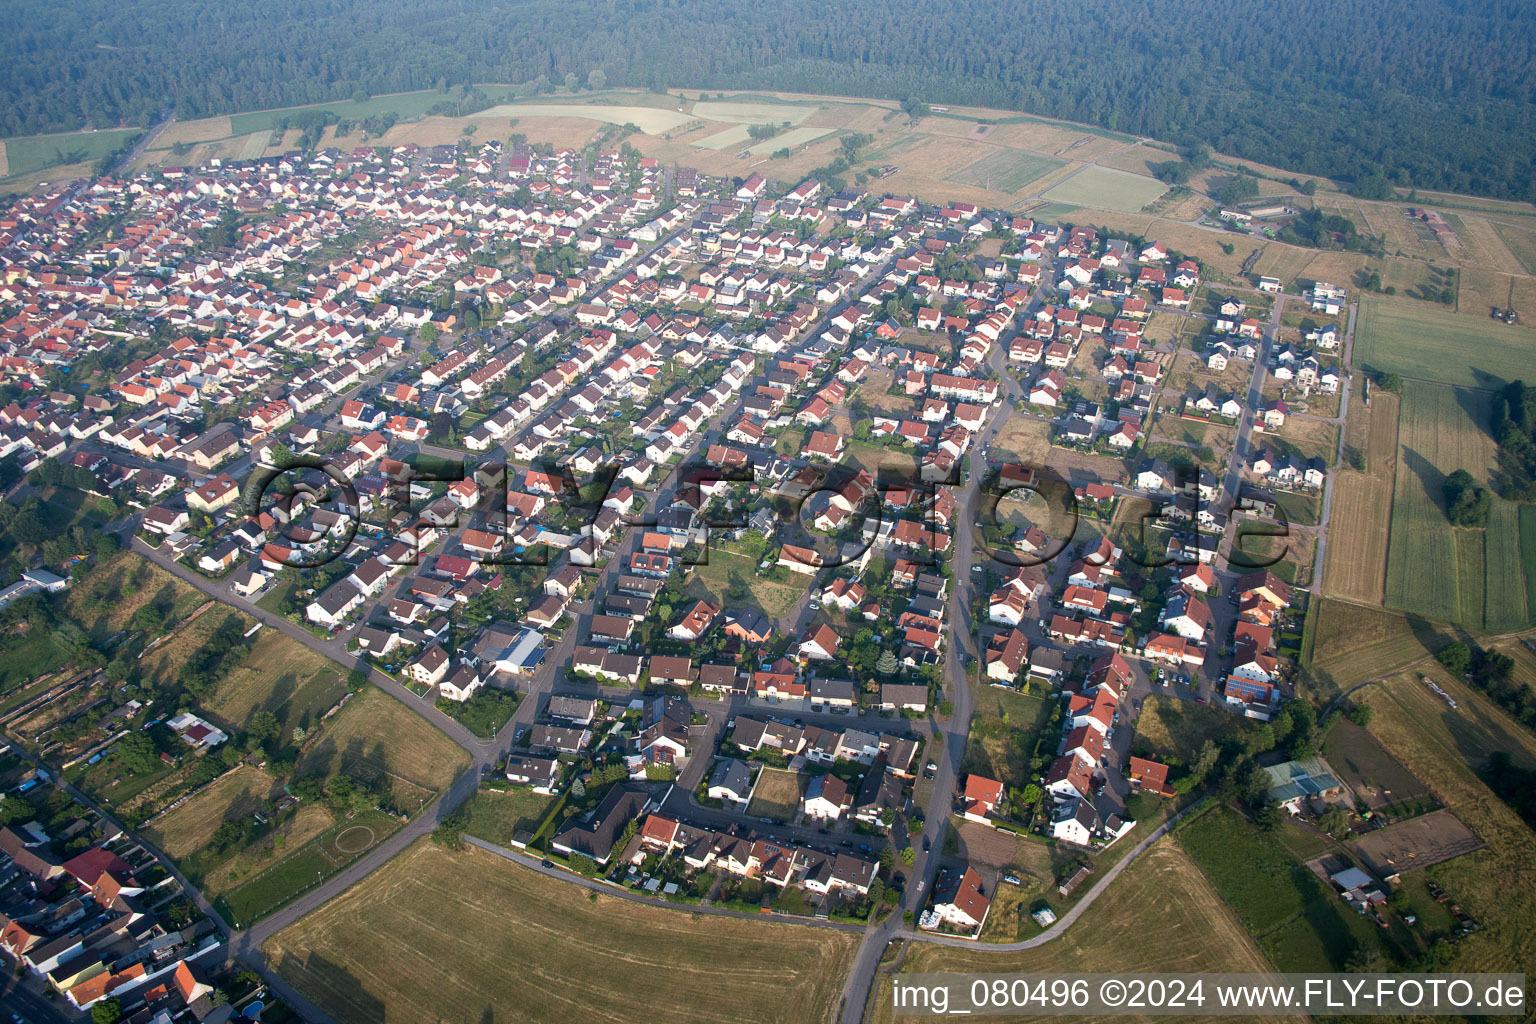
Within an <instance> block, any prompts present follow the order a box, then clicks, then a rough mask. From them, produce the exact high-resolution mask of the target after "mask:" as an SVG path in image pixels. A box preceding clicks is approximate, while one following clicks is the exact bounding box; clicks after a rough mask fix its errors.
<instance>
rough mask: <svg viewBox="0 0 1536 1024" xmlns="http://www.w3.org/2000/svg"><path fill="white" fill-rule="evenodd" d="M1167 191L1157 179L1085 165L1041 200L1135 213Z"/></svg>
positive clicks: (1050, 190) (1051, 189)
mask: <svg viewBox="0 0 1536 1024" xmlns="http://www.w3.org/2000/svg"><path fill="white" fill-rule="evenodd" d="M1166 191H1168V186H1167V185H1164V184H1163V183H1162V182H1160V181H1158V180H1157V179H1156V178H1148V177H1144V176H1142V175H1140V174H1132V173H1131V172H1129V171H1117V170H1113V169H1112V168H1109V167H1098V166H1088V167H1084V168H1083V169H1082V170H1081V171H1079V172H1078V173H1076V174H1074V175H1072V176H1071V177H1070V178H1068V179H1067V180H1065V181H1063V182H1062V183H1061V184H1059V185H1055V186H1053V187H1051V188H1049V189H1047V190H1046V192H1045V195H1044V197H1043V198H1045V199H1048V200H1050V201H1051V202H1053V203H1067V204H1073V205H1077V206H1092V207H1097V208H1099V209H1101V210H1118V211H1120V212H1122V213H1135V212H1136V211H1138V210H1140V209H1141V208H1142V207H1144V206H1146V205H1147V204H1149V203H1151V202H1153V201H1154V200H1156V199H1157V197H1158V196H1160V195H1162V194H1163V193H1164V192H1166Z"/></svg>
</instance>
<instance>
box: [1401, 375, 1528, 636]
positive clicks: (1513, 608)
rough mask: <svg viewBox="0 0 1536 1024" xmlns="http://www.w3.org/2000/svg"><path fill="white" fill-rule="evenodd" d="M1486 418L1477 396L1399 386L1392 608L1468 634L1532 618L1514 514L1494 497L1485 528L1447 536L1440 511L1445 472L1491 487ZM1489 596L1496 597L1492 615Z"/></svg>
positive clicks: (1413, 385) (1482, 399)
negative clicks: (1467, 476)
mask: <svg viewBox="0 0 1536 1024" xmlns="http://www.w3.org/2000/svg"><path fill="white" fill-rule="evenodd" d="M1489 415H1490V411H1489V407H1488V399H1487V396H1486V395H1485V394H1483V393H1481V392H1476V391H1470V390H1467V389H1462V388H1446V387H1438V386H1436V385H1432V384H1425V383H1421V382H1416V381H1408V382H1405V383H1404V385H1403V404H1402V413H1401V416H1400V417H1399V429H1398V440H1399V448H1398V450H1399V462H1398V465H1399V472H1398V474H1397V487H1396V494H1395V496H1394V498H1393V502H1392V534H1391V540H1390V543H1389V547H1388V553H1387V584H1386V603H1387V605H1388V606H1390V607H1393V608H1400V609H1402V610H1404V611H1407V612H1412V613H1416V614H1418V615H1422V616H1425V617H1426V618H1430V619H1438V620H1441V621H1444V622H1456V623H1459V624H1461V625H1464V626H1467V627H1470V628H1473V629H1479V628H1483V627H1484V626H1485V625H1489V626H1491V625H1493V624H1494V623H1497V624H1498V625H1500V626H1508V625H1510V624H1513V625H1515V626H1519V625H1523V624H1525V623H1526V622H1527V621H1528V616H1529V610H1528V609H1527V608H1526V606H1525V594H1526V589H1527V581H1526V579H1525V570H1524V565H1523V561H1522V559H1521V557H1519V555H1518V553H1517V552H1518V550H1519V535H1520V529H1519V517H1518V513H1517V512H1516V511H1515V510H1514V509H1513V508H1505V507H1500V506H1504V505H1506V504H1507V503H1506V502H1503V501H1502V500H1500V499H1498V498H1495V499H1494V506H1495V510H1494V512H1493V514H1492V516H1490V519H1489V525H1488V528H1487V530H1486V531H1484V530H1466V529H1452V528H1451V526H1450V525H1449V523H1448V522H1447V520H1446V518H1445V513H1444V510H1443V509H1444V495H1443V487H1444V483H1445V478H1446V476H1447V475H1448V474H1450V473H1451V472H1453V471H1455V470H1457V469H1465V470H1467V471H1468V472H1470V473H1471V474H1472V475H1473V476H1474V477H1475V478H1477V480H1478V482H1479V483H1481V484H1483V485H1484V486H1486V485H1487V482H1488V478H1489V471H1490V468H1491V467H1492V465H1493V462H1494V442H1493V439H1492V438H1491V437H1489V435H1488V423H1489ZM1486 594H1492V595H1494V597H1495V602H1493V603H1492V606H1491V608H1489V607H1488V605H1489V604H1490V603H1489V602H1488V601H1486V600H1485V595H1486Z"/></svg>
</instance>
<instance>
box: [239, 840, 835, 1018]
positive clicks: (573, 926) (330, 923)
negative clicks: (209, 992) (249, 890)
mask: <svg viewBox="0 0 1536 1024" xmlns="http://www.w3.org/2000/svg"><path fill="white" fill-rule="evenodd" d="M857 943H858V937H857V936H855V935H852V934H849V933H845V932H839V931H832V930H829V929H820V928H797V927H793V926H790V925H786V924H779V923H775V922H773V921H769V920H764V921H758V920H750V921H744V920H738V919H733V918H723V917H715V916H702V915H698V914H692V913H687V912H684V911H681V910H667V909H662V908H657V907H648V906H644V905H642V904H637V903H634V902H631V901H628V900H621V899H617V898H615V897H613V896H607V895H599V896H598V897H597V898H596V900H595V901H593V900H591V899H589V898H588V896H587V893H586V891H585V890H583V889H580V888H577V887H576V886H574V885H570V884H567V883H564V882H560V881H553V880H551V879H548V878H545V877H543V876H541V875H538V874H536V873H534V872H532V871H528V870H527V869H524V868H521V867H519V866H517V865H515V864H512V863H510V862H508V861H505V860H503V859H501V858H499V857H496V856H495V855H494V854H490V853H486V852H485V851H482V850H478V849H475V848H473V847H471V848H469V849H466V850H464V851H462V852H457V853H453V852H448V851H446V850H444V849H442V848H440V847H436V846H433V845H432V844H430V843H428V842H420V843H417V844H416V845H415V846H413V847H411V848H410V849H409V850H407V851H406V852H405V853H403V854H401V855H400V856H399V857H396V858H395V859H394V860H392V861H391V862H390V863H389V864H387V865H386V866H384V867H383V868H381V869H379V870H378V871H377V872H375V873H374V874H372V875H371V876H369V877H368V878H367V879H366V880H364V881H363V882H362V883H360V884H358V885H357V886H354V887H353V888H352V889H350V890H348V891H347V892H346V893H345V894H344V895H342V896H340V897H338V898H337V899H335V900H332V901H331V902H330V903H328V904H326V905H325V906H324V907H322V908H321V909H320V910H318V911H316V912H315V913H313V914H311V915H309V916H308V917H305V918H304V919H303V920H302V921H300V922H298V923H297V924H294V925H292V926H290V927H288V928H286V929H284V930H283V931H281V932H279V933H278V934H277V935H276V936H274V937H273V938H272V939H271V940H269V941H268V942H267V943H266V945H265V946H264V947H263V952H264V953H265V954H266V956H267V959H268V961H269V962H270V963H272V964H273V965H274V966H275V967H276V968H277V970H278V972H279V973H280V974H282V975H283V977H284V978H286V979H287V980H288V981H289V982H290V983H291V984H293V985H294V986H295V987H297V988H298V989H299V990H300V991H301V992H303V993H304V994H305V995H306V996H308V997H309V998H310V999H312V1000H314V1001H315V1002H316V1003H317V1004H318V1005H319V1006H320V1008H321V1009H322V1010H324V1011H325V1012H326V1013H327V1014H328V1015H330V1016H331V1017H332V1018H334V1019H335V1020H337V1021H338V1022H340V1024H351V1022H359V1024H361V1022H367V1024H377V1022H381V1021H382V1022H386V1024H388V1022H397V1021H398V1022H407V1021H408V1022H415V1021H425V1020H445V1021H461V1020H474V1021H489V1020H491V1019H493V1018H494V1019H496V1020H529V1021H555V1020H575V1019H581V1020H587V1021H618V1020H664V1021H668V1022H677V1024H717V1022H718V1024H726V1022H731V1024H736V1022H742V1021H750V1022H785V1024H789V1022H795V1024H799V1022H802V1021H819V1020H824V1019H826V1018H827V1017H828V1016H829V1015H830V1014H831V1013H832V1012H833V1010H834V1009H835V1005H836V1002H837V998H838V995H839V993H840V992H841V988H842V983H843V979H844V977H845V976H846V973H847V971H848V969H849V967H850V965H851V961H852V956H853V951H854V948H855V946H856V945H857Z"/></svg>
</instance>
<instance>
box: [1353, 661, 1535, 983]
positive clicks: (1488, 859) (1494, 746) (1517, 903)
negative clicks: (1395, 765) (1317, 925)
mask: <svg viewBox="0 0 1536 1024" xmlns="http://www.w3.org/2000/svg"><path fill="white" fill-rule="evenodd" d="M1430 675H1431V676H1432V677H1433V678H1434V679H1435V681H1436V682H1437V683H1438V684H1439V685H1440V686H1442V687H1443V688H1445V689H1446V690H1447V691H1448V692H1449V693H1451V695H1452V696H1453V697H1454V698H1455V699H1456V702H1457V704H1458V710H1456V711H1452V710H1451V709H1450V708H1448V707H1446V705H1445V704H1444V703H1442V702H1441V700H1440V698H1438V697H1436V696H1435V695H1434V694H1433V693H1432V692H1430V690H1429V689H1428V688H1427V687H1426V686H1424V684H1423V683H1422V682H1421V681H1420V679H1419V673H1417V672H1411V673H1403V674H1401V675H1398V676H1395V677H1393V678H1392V679H1390V680H1388V681H1387V682H1385V683H1382V684H1379V685H1376V686H1370V687H1367V688H1366V689H1364V690H1362V691H1360V693H1359V694H1358V695H1357V696H1358V697H1359V698H1360V699H1361V700H1362V701H1363V702H1364V703H1366V704H1368V705H1369V706H1370V707H1371V710H1372V716H1371V721H1370V726H1369V729H1370V732H1371V734H1372V735H1373V736H1375V737H1376V738H1377V739H1378V740H1380V741H1381V742H1382V744H1383V745H1384V746H1385V747H1386V748H1387V749H1388V750H1390V751H1391V752H1392V754H1393V756H1394V757H1396V758H1398V759H1399V760H1400V761H1401V762H1402V763H1403V765H1404V766H1405V767H1406V768H1407V769H1408V770H1409V771H1410V772H1412V773H1413V774H1414V775H1415V776H1417V777H1418V778H1420V779H1423V780H1424V782H1425V783H1426V784H1427V785H1428V787H1429V789H1430V792H1431V793H1432V794H1433V795H1434V797H1435V799H1436V800H1438V801H1439V802H1440V803H1441V804H1443V805H1445V807H1446V808H1447V809H1448V810H1450V811H1451V812H1453V813H1454V814H1455V816H1456V817H1457V818H1459V819H1460V820H1461V821H1462V822H1463V823H1464V824H1466V825H1467V827H1468V828H1470V829H1471V830H1472V832H1473V833H1474V834H1476V836H1477V837H1478V838H1479V839H1481V840H1482V841H1483V843H1484V844H1485V847H1484V848H1483V849H1481V850H1478V851H1477V852H1475V853H1470V854H1468V855H1466V856H1464V857H1458V858H1456V859H1455V860H1451V861H1446V862H1444V863H1441V864H1436V865H1434V866H1433V867H1430V868H1428V869H1427V870H1426V871H1425V872H1423V874H1424V875H1427V876H1428V877H1429V878H1430V879H1431V880H1433V881H1434V882H1436V883H1437V884H1439V885H1440V886H1442V887H1443V888H1444V889H1445V890H1446V891H1447V892H1448V893H1449V894H1450V895H1451V898H1452V899H1453V900H1455V901H1456V902H1457V903H1459V904H1460V905H1461V906H1462V908H1463V909H1464V910H1465V911H1466V912H1467V913H1468V914H1471V915H1472V916H1473V917H1474V918H1475V919H1476V920H1478V921H1479V922H1481V923H1482V924H1483V927H1482V928H1481V929H1479V930H1478V931H1476V932H1474V933H1473V934H1471V935H1469V936H1467V937H1465V938H1463V939H1461V940H1459V941H1458V942H1456V943H1455V946H1454V949H1455V958H1454V959H1453V960H1452V961H1451V963H1449V964H1446V965H1444V966H1443V967H1442V968H1441V969H1442V970H1446V971H1502V970H1525V969H1526V966H1527V965H1529V964H1530V963H1531V962H1532V961H1533V960H1536V889H1533V888H1532V886H1531V885H1530V878H1531V874H1532V872H1536V833H1533V832H1532V831H1531V829H1530V827H1529V826H1527V825H1526V824H1525V823H1524V822H1523V821H1521V820H1520V818H1519V816H1518V815H1516V814H1515V812H1514V811H1512V810H1511V809H1510V808H1509V807H1508V805H1506V804H1505V803H1504V802H1503V801H1502V800H1500V799H1499V798H1498V797H1496V796H1494V795H1493V793H1492V792H1491V791H1489V789H1488V787H1487V786H1486V785H1484V784H1483V781H1482V780H1481V779H1480V778H1479V777H1478V772H1477V769H1478V767H1479V766H1480V765H1482V764H1483V763H1485V762H1486V760H1487V759H1488V756H1489V755H1490V754H1491V753H1493V752H1494V751H1495V750H1504V751H1507V752H1508V753H1509V754H1510V757H1511V759H1512V761H1513V762H1514V763H1515V764H1517V765H1519V766H1521V767H1523V768H1527V769H1530V768H1536V736H1533V735H1532V734H1531V733H1530V732H1529V731H1528V730H1525V729H1523V728H1521V727H1520V726H1518V725H1516V724H1515V723H1514V722H1513V721H1511V720H1510V719H1509V717H1508V716H1506V715H1505V714H1504V713H1503V712H1502V711H1501V710H1499V709H1498V708H1495V707H1494V706H1493V705H1491V704H1490V703H1488V702H1487V701H1486V700H1485V699H1484V698H1483V697H1481V696H1480V695H1478V694H1475V693H1474V692H1473V691H1472V690H1471V689H1470V688H1468V687H1467V686H1464V685H1463V684H1461V683H1460V682H1458V681H1456V680H1453V679H1451V678H1450V677H1449V676H1448V675H1447V674H1446V673H1444V672H1442V671H1440V670H1439V668H1438V666H1435V667H1434V668H1433V669H1432V670H1431V672H1430ZM1418 877H1420V873H1419V872H1414V873H1413V874H1412V875H1408V876H1405V880H1407V881H1410V882H1411V881H1413V880H1416V879H1417V878H1418ZM1431 905H1433V904H1431Z"/></svg>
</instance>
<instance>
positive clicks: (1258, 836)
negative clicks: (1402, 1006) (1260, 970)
mask: <svg viewBox="0 0 1536 1024" xmlns="http://www.w3.org/2000/svg"><path fill="white" fill-rule="evenodd" d="M1175 834H1176V835H1177V836H1178V839H1179V845H1181V846H1182V847H1184V850H1185V851H1186V852H1187V853H1188V854H1189V855H1190V857H1191V859H1193V860H1194V862H1195V863H1196V864H1197V865H1198V866H1199V867H1200V870H1201V871H1202V872H1203V873H1204V874H1205V876H1206V878H1208V879H1210V882H1211V885H1212V886H1214V887H1215V889H1216V891H1217V893H1218V894H1219V895H1220V896H1221V898H1222V899H1223V900H1225V901H1226V903H1227V905H1228V906H1229V907H1231V908H1232V910H1233V912H1234V913H1235V914H1236V915H1237V918H1238V920H1240V921H1242V922H1243V925H1244V926H1245V927H1246V928H1247V929H1248V933H1249V934H1250V935H1252V936H1253V937H1254V938H1255V939H1257V940H1258V943H1259V946H1260V947H1261V948H1262V949H1263V950H1264V951H1265V953H1266V954H1268V956H1269V958H1270V960H1271V961H1272V962H1273V963H1274V964H1275V966H1276V967H1277V968H1279V969H1280V970H1282V971H1330V970H1331V971H1340V970H1343V969H1344V964H1345V963H1346V962H1347V961H1348V960H1349V958H1350V956H1351V955H1352V954H1353V953H1354V950H1355V947H1356V945H1357V943H1359V942H1360V941H1362V940H1364V939H1368V937H1369V936H1370V933H1371V932H1375V931H1379V929H1377V928H1376V926H1375V925H1374V924H1370V923H1367V922H1365V921H1364V920H1363V919H1362V918H1360V916H1359V915H1358V914H1356V913H1354V912H1353V911H1351V910H1349V909H1348V908H1347V907H1345V905H1344V903H1343V901H1341V900H1340V899H1339V898H1338V897H1337V896H1336V895H1334V894H1333V893H1332V892H1330V891H1329V890H1328V888H1327V886H1325V885H1324V884H1323V882H1322V880H1321V879H1319V878H1318V877H1317V875H1315V874H1313V873H1312V871H1311V870H1310V869H1308V868H1307V867H1306V866H1305V865H1304V864H1302V863H1301V862H1300V861H1299V860H1297V859H1295V858H1294V857H1293V856H1291V854H1290V853H1289V851H1287V850H1285V849H1284V848H1283V847H1282V846H1281V845H1280V844H1277V843H1274V842H1272V841H1270V840H1269V839H1267V838H1266V837H1265V836H1264V835H1263V834H1262V833H1261V832H1259V830H1258V829H1257V828H1255V827H1254V826H1253V825H1251V824H1249V823H1248V822H1247V821H1245V820H1243V819H1242V818H1241V817H1239V816H1238V815H1237V814H1236V813H1235V812H1234V811H1231V810H1228V809H1227V808H1226V807H1217V808H1215V809H1213V810H1211V811H1208V812H1207V813H1205V814H1202V815H1201V816H1200V817H1199V818H1197V819H1195V820H1194V821H1193V822H1190V823H1189V824H1188V825H1186V826H1184V827H1183V828H1180V829H1179V830H1178V831H1177V832H1176V833H1175Z"/></svg>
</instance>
